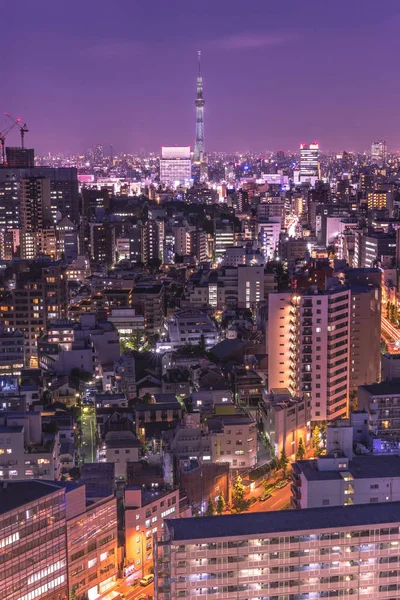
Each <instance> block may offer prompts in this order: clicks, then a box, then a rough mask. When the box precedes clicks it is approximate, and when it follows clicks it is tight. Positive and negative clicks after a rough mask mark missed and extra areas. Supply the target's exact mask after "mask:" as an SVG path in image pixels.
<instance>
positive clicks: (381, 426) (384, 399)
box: [358, 381, 400, 442]
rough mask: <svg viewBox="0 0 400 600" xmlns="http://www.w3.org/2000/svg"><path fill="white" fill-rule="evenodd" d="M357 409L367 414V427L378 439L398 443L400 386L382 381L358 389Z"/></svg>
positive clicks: (393, 382) (399, 431)
mask: <svg viewBox="0 0 400 600" xmlns="http://www.w3.org/2000/svg"><path fill="white" fill-rule="evenodd" d="M358 408H359V409H360V410H366V411H367V412H368V413H369V425H370V428H371V430H372V432H373V433H374V434H375V436H376V437H378V438H380V439H386V440H392V441H396V442H400V385H399V383H398V382H396V381H382V382H381V383H373V384H372V385H362V386H360V387H359V388H358Z"/></svg>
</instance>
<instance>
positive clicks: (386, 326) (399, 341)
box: [381, 315, 400, 354]
mask: <svg viewBox="0 0 400 600" xmlns="http://www.w3.org/2000/svg"><path fill="white" fill-rule="evenodd" d="M381 331H382V337H383V338H384V340H385V342H386V343H387V344H388V347H389V351H390V352H392V353H395V354H397V353H399V352H400V329H398V328H397V327H395V326H394V325H393V324H392V323H391V322H390V321H389V320H388V319H386V317H384V316H383V315H382V317H381Z"/></svg>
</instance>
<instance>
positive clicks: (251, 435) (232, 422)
mask: <svg viewBox="0 0 400 600" xmlns="http://www.w3.org/2000/svg"><path fill="white" fill-rule="evenodd" d="M207 426H208V432H209V437H210V445H211V460H212V462H213V463H219V462H223V463H225V462H227V463H229V465H230V468H232V469H251V468H253V467H254V466H255V464H256V462H257V424H256V422H255V421H253V420H252V419H251V418H250V417H249V416H248V415H246V414H245V413H243V412H240V411H237V413H235V414H230V415H229V414H228V415H221V416H214V417H211V418H209V419H208V420H207Z"/></svg>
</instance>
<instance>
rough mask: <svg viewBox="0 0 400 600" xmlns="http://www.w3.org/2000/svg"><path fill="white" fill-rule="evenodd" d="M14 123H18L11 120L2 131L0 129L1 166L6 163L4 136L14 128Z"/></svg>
mask: <svg viewBox="0 0 400 600" xmlns="http://www.w3.org/2000/svg"><path fill="white" fill-rule="evenodd" d="M20 120H21V119H20ZM16 125H18V122H17V121H15V122H13V123H12V124H11V125H9V126H8V127H6V128H5V129H3V130H2V131H0V146H1V158H2V164H3V166H5V164H6V137H7V135H8V134H9V133H10V131H11V130H12V129H14V127H15V126H16Z"/></svg>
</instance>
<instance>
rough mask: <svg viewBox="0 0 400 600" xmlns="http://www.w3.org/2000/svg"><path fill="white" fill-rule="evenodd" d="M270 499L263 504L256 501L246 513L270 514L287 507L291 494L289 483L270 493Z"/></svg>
mask: <svg viewBox="0 0 400 600" xmlns="http://www.w3.org/2000/svg"><path fill="white" fill-rule="evenodd" d="M271 494H272V495H271V498H268V500H265V501H264V502H260V501H259V500H258V499H257V501H256V502H255V503H254V504H252V505H251V506H250V508H249V509H248V510H247V511H246V512H251V513H255V512H270V511H273V510H282V508H284V507H285V506H287V505H288V504H289V502H290V497H291V495H292V492H291V490H290V482H289V483H288V484H287V485H286V486H285V487H283V488H281V489H280V490H279V489H276V488H275V489H274V490H272V492H271Z"/></svg>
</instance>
